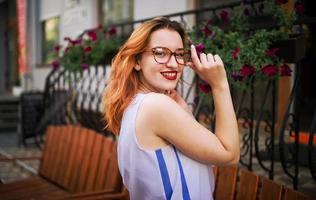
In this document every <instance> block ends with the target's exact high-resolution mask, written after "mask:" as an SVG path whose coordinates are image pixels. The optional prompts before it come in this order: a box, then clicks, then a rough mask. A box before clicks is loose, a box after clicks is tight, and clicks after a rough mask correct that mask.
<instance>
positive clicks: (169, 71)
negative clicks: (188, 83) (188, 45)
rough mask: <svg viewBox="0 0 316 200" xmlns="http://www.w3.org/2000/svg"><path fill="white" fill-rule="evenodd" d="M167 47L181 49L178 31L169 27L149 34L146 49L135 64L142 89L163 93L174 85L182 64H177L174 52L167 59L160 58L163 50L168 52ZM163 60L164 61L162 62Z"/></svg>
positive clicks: (174, 49)
mask: <svg viewBox="0 0 316 200" xmlns="http://www.w3.org/2000/svg"><path fill="white" fill-rule="evenodd" d="M156 47H162V48H156ZM153 48H156V50H157V51H156V53H155V54H156V58H155V57H154V55H153V51H152V49H153ZM166 48H167V49H166ZM168 49H169V50H170V51H171V52H175V51H176V50H177V51H176V52H178V51H179V49H183V42H182V39H181V36H180V35H179V33H178V32H176V31H174V30H169V29H159V30H157V31H154V32H153V33H152V34H151V37H150V40H149V43H148V45H147V48H146V51H145V52H143V53H142V55H141V58H140V60H139V61H138V63H137V65H136V66H135V69H136V70H139V71H140V72H139V73H140V81H141V84H142V87H143V88H142V90H146V92H149V91H153V92H159V93H165V92H166V91H169V90H172V89H174V88H175V87H176V85H177V83H178V81H179V78H180V76H181V73H182V70H183V67H184V65H181V64H178V62H177V61H176V58H175V55H174V54H173V55H172V56H171V57H170V59H169V60H168V61H166V60H164V59H162V60H161V56H163V55H165V53H164V52H166V51H167V52H168V51H169V50H168ZM180 51H181V50H180ZM169 53H170V52H169ZM179 60H180V59H179ZM157 61H158V62H159V63H158V62H157ZM165 61H166V63H164V62H165ZM161 63H164V64H161Z"/></svg>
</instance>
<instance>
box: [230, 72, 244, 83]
mask: <svg viewBox="0 0 316 200" xmlns="http://www.w3.org/2000/svg"><path fill="white" fill-rule="evenodd" d="M231 76H232V78H233V79H234V80H235V81H242V79H243V76H242V74H241V72H239V71H238V72H232V74H231Z"/></svg>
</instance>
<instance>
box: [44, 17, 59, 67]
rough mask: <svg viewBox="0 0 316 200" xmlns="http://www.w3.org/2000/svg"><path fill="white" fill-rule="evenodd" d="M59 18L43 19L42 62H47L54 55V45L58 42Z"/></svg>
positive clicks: (49, 61)
mask: <svg viewBox="0 0 316 200" xmlns="http://www.w3.org/2000/svg"><path fill="white" fill-rule="evenodd" d="M58 27H59V18H58V17H55V18H51V19H48V20H45V21H44V22H43V24H42V33H43V37H42V38H43V42H42V53H43V54H42V62H43V63H44V64H49V63H51V61H52V60H53V59H54V57H55V52H54V45H56V44H58V43H59V28H58Z"/></svg>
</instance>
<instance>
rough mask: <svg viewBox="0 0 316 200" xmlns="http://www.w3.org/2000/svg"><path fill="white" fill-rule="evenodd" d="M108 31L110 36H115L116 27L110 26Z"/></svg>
mask: <svg viewBox="0 0 316 200" xmlns="http://www.w3.org/2000/svg"><path fill="white" fill-rule="evenodd" d="M108 33H109V35H110V36H115V35H116V33H117V30H116V28H115V27H114V26H112V27H111V28H110V29H109V31H108Z"/></svg>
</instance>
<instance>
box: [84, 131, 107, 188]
mask: <svg viewBox="0 0 316 200" xmlns="http://www.w3.org/2000/svg"><path fill="white" fill-rule="evenodd" d="M95 137H96V138H95V143H94V147H93V149H92V150H93V151H92V156H91V163H90V166H89V171H90V173H89V174H88V175H87V184H86V188H85V190H86V191H87V192H89V191H93V189H94V187H95V182H96V177H97V176H98V164H99V162H100V160H101V159H104V158H102V157H101V151H102V141H103V137H104V136H102V135H101V134H97V135H96V136H95Z"/></svg>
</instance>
